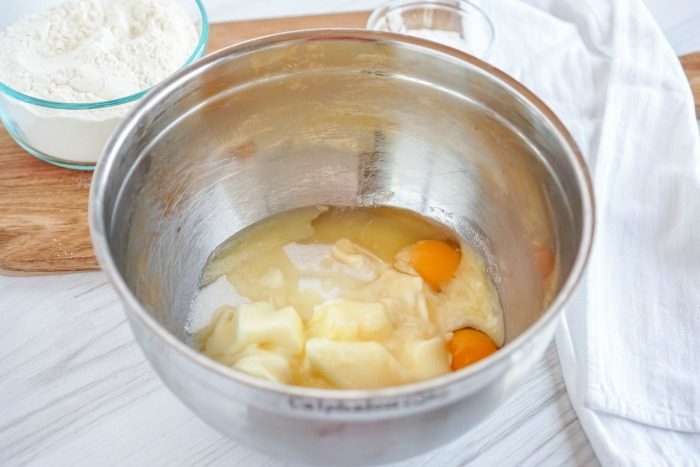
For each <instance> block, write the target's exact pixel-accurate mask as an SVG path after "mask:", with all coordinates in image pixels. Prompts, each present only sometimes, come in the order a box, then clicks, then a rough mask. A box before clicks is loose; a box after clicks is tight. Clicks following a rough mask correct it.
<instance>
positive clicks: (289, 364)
mask: <svg viewBox="0 0 700 467" xmlns="http://www.w3.org/2000/svg"><path fill="white" fill-rule="evenodd" d="M425 239H434V240H441V241H445V242H447V243H449V244H451V245H453V246H455V248H459V249H460V251H461V258H462V259H461V262H460V264H459V267H458V269H457V271H456V274H455V277H454V279H453V280H451V281H450V282H449V283H448V284H446V286H445V288H444V289H443V291H442V292H436V291H434V290H432V289H431V287H429V286H428V285H427V284H426V283H425V281H424V280H423V279H422V278H421V277H420V276H419V275H417V274H416V273H412V271H406V270H405V268H401V270H398V269H396V268H395V267H394V263H395V261H396V259H397V255H399V253H400V252H401V251H402V250H404V249H406V248H407V247H409V246H410V245H412V244H414V243H416V242H418V241H420V240H425ZM222 276H223V277H225V278H226V279H227V280H228V282H229V283H230V284H231V285H232V286H233V288H234V289H235V291H236V294H237V296H238V297H240V298H242V299H243V300H244V301H245V302H248V303H243V301H241V302H240V303H227V304H226V306H224V307H221V308H219V309H218V310H217V311H216V313H215V314H214V317H213V319H212V320H211V324H210V325H209V326H207V327H206V328H204V329H203V330H201V331H200V332H199V334H198V341H199V347H200V349H201V350H202V351H203V352H204V353H205V354H207V355H208V356H210V357H212V358H214V359H215V360H217V361H219V362H221V363H223V364H225V365H228V366H231V367H233V368H235V369H238V370H240V371H244V372H247V373H249V374H252V375H255V376H258V377H261V378H265V379H270V380H273V381H278V382H281V383H287V384H295V385H301V386H312V387H325V388H375V387H385V386H392V385H398V384H405V383H409V382H413V381H418V380H422V379H426V378H430V377H434V376H437V375H439V374H443V373H446V372H448V371H449V365H450V355H449V352H448V351H447V348H446V342H447V341H448V340H449V338H450V336H451V332H452V331H454V330H456V329H459V328H461V327H465V326H470V327H474V328H476V329H480V330H482V331H483V332H485V333H487V334H488V335H489V336H490V337H491V338H492V339H493V340H494V341H496V342H497V343H498V344H499V345H500V344H501V343H502V341H503V318H502V312H501V310H500V305H499V303H498V297H497V295H496V291H495V288H494V287H493V284H492V282H491V280H490V278H489V277H488V275H487V273H486V270H485V265H484V262H483V260H482V259H481V257H480V256H479V255H478V254H477V253H476V252H475V251H474V250H472V249H471V247H470V246H469V245H468V244H466V243H465V242H463V241H461V240H460V239H459V238H457V237H456V235H454V233H453V232H452V231H450V230H449V229H447V228H445V227H444V226H441V225H439V224H436V223H434V222H432V221H429V220H427V219H425V218H423V217H421V216H418V215H416V214H414V213H411V212H408V211H404V210H399V209H395V208H385V207H382V208H353V209H347V208H335V207H331V208H327V207H309V208H303V209H298V210H294V211H289V212H286V213H282V214H279V215H276V216H273V217H271V218H269V219H266V220H264V221H262V222H260V223H258V224H255V225H253V226H251V227H249V228H247V229H244V230H243V231H241V232H240V233H238V234H237V235H235V236H234V237H232V238H231V239H230V240H229V241H228V242H226V243H225V244H224V245H222V246H221V247H220V248H219V249H218V250H217V251H216V252H215V254H214V255H213V256H212V258H211V259H210V261H209V263H208V264H207V266H206V268H205V271H204V273H203V281H202V282H203V284H208V283H211V282H213V281H215V280H217V279H218V278H220V277H222ZM212 311H213V310H212Z"/></svg>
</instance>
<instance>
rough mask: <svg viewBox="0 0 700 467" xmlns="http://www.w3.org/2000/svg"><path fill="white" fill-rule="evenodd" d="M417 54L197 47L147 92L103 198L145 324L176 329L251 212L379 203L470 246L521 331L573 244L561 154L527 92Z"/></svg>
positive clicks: (468, 63)
mask: <svg viewBox="0 0 700 467" xmlns="http://www.w3.org/2000/svg"><path fill="white" fill-rule="evenodd" d="M389 37H390V36H389ZM434 47H435V48H429V47H428V46H426V45H425V43H424V42H422V41H420V40H418V39H411V40H410V41H408V42H400V41H398V40H392V39H385V40H374V39H372V40H370V39H368V38H364V39H363V38H361V37H359V36H354V37H343V35H342V34H340V33H338V34H335V35H334V34H331V33H325V34H322V33H319V34H317V35H316V36H315V37H313V39H307V40H293V39H291V40H287V41H285V42H283V43H274V42H271V43H268V44H267V45H264V46H255V47H254V46H253V45H251V46H250V47H244V48H241V49H240V51H239V52H238V53H236V54H232V55H220V56H214V57H211V58H209V59H207V60H208V63H207V64H206V65H205V66H201V67H199V68H197V69H196V70H194V71H192V72H187V71H185V72H183V73H181V74H180V76H179V77H178V78H177V79H175V80H173V81H171V82H170V83H168V84H167V85H166V86H164V87H161V88H160V89H159V90H157V91H156V92H155V97H153V98H151V99H150V100H148V101H147V102H146V103H145V104H144V105H143V106H142V108H141V110H140V113H139V116H138V118H136V119H132V121H130V122H129V123H128V125H132V126H133V128H131V131H128V132H122V135H125V136H122V137H123V138H124V139H123V140H121V141H119V144H120V145H121V149H120V152H121V157H120V158H118V159H116V160H115V161H110V162H109V163H111V164H115V166H114V167H111V170H110V171H111V175H110V178H109V179H108V180H107V181H106V188H105V202H104V204H103V206H104V208H103V209H105V212H104V213H103V215H104V218H105V219H106V227H107V228H106V232H107V242H108V244H109V248H110V250H111V253H112V256H113V257H114V259H115V261H116V266H117V268H118V270H119V272H120V273H121V275H122V276H123V277H124V279H125V280H126V282H127V284H128V286H129V288H130V289H131V290H132V292H133V293H134V294H135V296H136V297H137V298H138V299H139V301H140V302H141V303H142V304H143V305H144V306H145V307H146V309H147V310H148V311H149V312H150V313H151V314H152V315H153V317H155V318H156V319H157V321H158V322H160V323H161V324H162V325H163V326H164V327H165V328H166V329H168V330H169V331H170V332H171V333H172V334H174V335H175V336H177V337H178V338H179V339H181V340H183V341H184V340H186V339H187V337H188V336H187V332H186V330H185V328H186V323H187V318H188V314H189V313H190V310H191V304H192V299H193V297H194V295H195V293H196V291H197V289H198V287H199V280H200V273H201V271H202V268H203V266H204V264H205V263H206V261H207V258H208V257H209V255H210V254H211V253H212V251H213V250H214V249H215V248H216V247H217V246H218V245H219V244H220V243H222V242H223V241H224V240H226V239H227V238H228V237H230V236H231V235H232V234H234V233H236V232H237V231H239V230H240V229H242V228H244V227H246V226H248V225H250V224H252V223H254V222H256V221H259V220H261V219H264V218H266V217H268V216H270V215H272V214H275V213H278V212H281V211H285V210H289V209H292V208H296V207H300V206H308V205H314V204H333V205H347V206H354V205H391V206H397V207H401V208H407V209H411V210H413V211H416V212H419V213H421V214H423V215H425V216H428V217H430V218H433V219H436V220H439V221H441V222H443V223H445V224H447V225H448V226H450V227H452V228H453V229H454V230H456V231H457V232H458V233H459V234H460V235H462V236H463V237H464V238H466V239H468V240H469V241H471V242H472V243H473V244H474V245H475V246H476V247H477V248H478V249H479V250H480V251H481V252H482V253H483V254H484V255H485V257H486V258H487V260H488V263H489V271H490V273H491V275H492V276H493V278H494V280H495V281H496V284H497V288H498V290H499V294H500V297H501V301H502V305H503V308H504V311H505V322H506V341H507V342H508V341H511V340H512V339H514V338H515V337H517V336H518V335H519V334H521V333H522V332H523V331H524V330H525V329H526V328H527V327H528V326H530V325H531V324H532V323H533V322H534V321H535V320H536V319H537V318H538V317H539V316H540V315H541V314H542V313H543V311H544V310H545V309H546V306H547V304H548V303H549V302H550V301H551V299H552V298H553V297H554V296H555V295H556V293H557V291H558V290H559V288H560V287H561V285H562V283H563V282H564V281H565V280H566V278H567V277H568V275H569V273H570V271H571V269H572V266H573V264H574V261H575V259H576V257H577V254H578V250H579V244H580V243H581V237H582V232H583V226H582V221H581V218H582V216H581V211H582V209H583V204H584V202H583V200H582V199H581V195H580V191H579V190H580V183H581V182H580V179H581V178H580V174H577V173H576V169H575V167H577V163H576V162H575V158H576V157H577V156H576V154H575V153H574V150H572V145H571V144H570V141H568V140H567V139H566V138H567V137H566V136H565V133H563V130H562V129H561V128H559V127H557V124H556V123H554V120H551V119H550V112H549V111H548V110H547V109H546V108H545V107H544V106H542V105H541V104H540V103H539V101H536V100H534V99H533V100H531V98H530V97H529V95H528V93H527V92H526V91H524V90H523V89H522V88H518V89H516V88H515V87H514V84H513V83H512V81H510V80H508V79H507V78H505V77H504V76H503V75H501V74H499V73H498V72H495V71H494V70H492V69H490V68H489V67H488V66H487V65H484V64H481V63H480V62H477V61H476V60H473V59H471V58H468V57H467V56H462V55H461V54H458V53H457V52H456V51H451V52H450V51H449V49H445V48H441V47H439V46H434ZM550 253H551V258H553V259H554V270H553V272H551V273H549V274H548V273H546V272H543V271H542V264H541V257H542V255H543V254H544V255H545V256H546V255H548V254H550Z"/></svg>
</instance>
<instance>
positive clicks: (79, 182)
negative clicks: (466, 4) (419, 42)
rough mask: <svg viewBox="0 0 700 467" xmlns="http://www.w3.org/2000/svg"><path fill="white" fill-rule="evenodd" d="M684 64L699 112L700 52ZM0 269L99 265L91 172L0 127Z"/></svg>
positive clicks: (217, 28)
mask: <svg viewBox="0 0 700 467" xmlns="http://www.w3.org/2000/svg"><path fill="white" fill-rule="evenodd" d="M368 14H369V13H368V12H355V13H339V14H330V15H315V16H299V17H287V18H277V19H264V20H251V21H238V22H228V23H219V24H213V25H212V26H211V31H210V32H211V34H210V40H209V45H208V50H209V51H214V50H218V49H219V48H221V47H224V46H227V45H231V44H235V43H237V42H240V41H242V40H247V39H251V38H254V37H259V36H264V35H268V34H273V33H276V32H282V31H291V30H295V29H308V28H315V27H356V28H361V27H364V25H365V22H366V20H367V16H368ZM681 60H682V63H683V65H684V67H685V69H686V72H687V74H688V78H689V80H690V81H691V83H692V86H693V88H694V92H695V99H696V110H697V111H698V114H699V115H700V53H696V54H691V55H687V56H685V57H683V58H682V59H681ZM0 168H1V169H0V273H3V274H6V275H36V274H54V273H61V272H71V271H88V270H95V269H97V268H98V265H97V262H96V260H95V258H94V255H93V252H92V246H91V244H90V237H89V232H88V227H87V198H88V191H89V186H90V179H91V174H90V173H89V172H77V171H72V170H68V169H62V168H58V167H55V166H52V165H50V164H47V163H44V162H41V161H39V160H37V159H35V158H34V157H32V156H30V155H29V154H27V153H26V152H25V151H24V150H23V149H21V148H20V147H19V146H17V145H16V144H15V143H14V141H12V139H11V138H10V137H9V135H8V134H7V133H6V132H5V130H4V128H2V127H0Z"/></svg>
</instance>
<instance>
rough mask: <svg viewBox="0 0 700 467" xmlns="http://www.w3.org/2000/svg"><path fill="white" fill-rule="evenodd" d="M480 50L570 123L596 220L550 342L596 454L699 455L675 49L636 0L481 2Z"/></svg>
mask: <svg viewBox="0 0 700 467" xmlns="http://www.w3.org/2000/svg"><path fill="white" fill-rule="evenodd" d="M481 5H482V6H483V8H484V9H485V10H486V11H487V13H488V15H489V16H490V17H491V18H492V20H493V22H494V27H495V30H496V42H495V43H494V48H493V53H492V56H491V58H490V60H489V61H491V62H492V63H493V64H494V65H496V66H498V67H499V68H501V69H503V70H504V71H506V72H507V73H509V74H511V75H512V76H514V77H515V78H516V79H518V80H519V81H521V82H522V83H524V84H525V85H526V86H528V87H529V88H530V89H531V90H533V91H534V92H535V93H536V94H537V95H538V96H540V97H541V98H542V99H543V100H544V101H545V102H546V103H547V104H548V105H549V106H550V107H551V108H552V109H553V110H554V112H555V113H557V115H559V117H560V118H561V119H562V120H563V122H564V124H565V125H566V126H567V127H568V128H569V130H570V131H571V133H572V134H573V136H574V138H575V139H576V141H577V142H578V144H579V145H580V147H581V150H582V151H583V153H584V155H585V157H586V159H587V162H588V164H589V168H590V170H591V174H592V177H593V180H594V185H595V192H596V198H597V218H596V222H597V231H596V240H595V244H594V252H593V256H592V257H591V261H590V264H589V268H588V272H587V275H586V278H585V280H584V282H583V283H582V284H581V287H580V288H579V290H578V293H577V295H576V297H575V299H574V300H573V301H572V303H571V304H570V305H569V306H568V308H567V311H566V315H565V318H564V321H563V323H562V325H561V327H560V329H559V330H558V333H557V337H556V340H557V346H558V350H559V356H560V360H561V364H562V368H563V372H564V378H565V382H566V386H567V389H568V391H569V395H570V398H571V400H572V403H573V405H574V408H575V409H576V412H577V414H578V415H579V419H580V420H581V423H582V426H583V428H584V430H585V431H586V433H587V435H588V437H589V439H590V441H591V443H592V446H593V448H594V450H595V452H596V454H597V455H598V457H599V459H600V461H601V462H602V463H603V464H605V465H650V464H651V465H655V464H670V465H681V464H682V465H688V464H698V465H700V138H699V137H698V127H697V124H696V120H695V116H694V109H693V104H692V96H691V93H690V90H689V86H688V83H687V81H686V78H685V76H684V74H683V71H682V69H681V67H680V64H679V63H678V60H677V59H676V57H675V54H674V52H673V50H672V49H671V47H670V46H669V44H668V43H667V42H666V40H665V38H664V36H663V35H662V33H661V31H660V30H659V28H658V26H657V25H656V23H655V22H654V19H653V18H652V16H651V14H650V13H649V12H648V11H647V9H646V7H645V6H644V4H643V3H642V2H641V1H640V0H614V1H586V0H529V1H527V2H521V1H517V0H488V1H482V2H481Z"/></svg>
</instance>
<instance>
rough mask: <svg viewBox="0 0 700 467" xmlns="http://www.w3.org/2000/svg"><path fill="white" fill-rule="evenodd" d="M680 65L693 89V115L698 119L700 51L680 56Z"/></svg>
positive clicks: (699, 113)
mask: <svg viewBox="0 0 700 467" xmlns="http://www.w3.org/2000/svg"><path fill="white" fill-rule="evenodd" d="M681 65H683V69H684V70H685V74H686V76H687V77H688V81H689V82H690V88H691V89H692V90H693V97H694V99H695V115H697V117H698V120H700V52H696V53H692V54H688V55H683V56H682V57H681Z"/></svg>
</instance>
